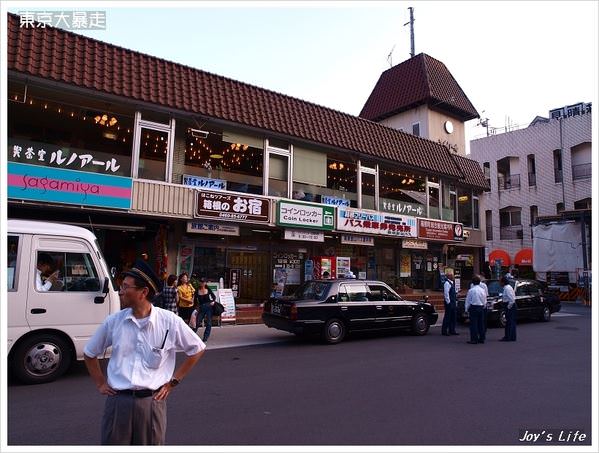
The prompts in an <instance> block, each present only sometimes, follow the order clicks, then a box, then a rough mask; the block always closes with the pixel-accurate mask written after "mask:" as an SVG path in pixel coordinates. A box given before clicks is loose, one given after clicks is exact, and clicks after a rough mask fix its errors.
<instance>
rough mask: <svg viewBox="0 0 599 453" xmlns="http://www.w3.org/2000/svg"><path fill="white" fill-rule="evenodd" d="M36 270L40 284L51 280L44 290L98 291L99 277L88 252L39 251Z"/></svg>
mask: <svg viewBox="0 0 599 453" xmlns="http://www.w3.org/2000/svg"><path fill="white" fill-rule="evenodd" d="M37 270H38V272H39V274H38V275H39V276H40V279H41V284H42V285H45V284H46V282H47V281H50V282H51V286H50V287H49V288H48V289H44V290H45V291H67V292H80V291H81V292H97V291H100V287H101V286H100V279H99V278H98V273H97V272H96V268H95V266H94V263H93V260H92V258H91V255H90V254H88V253H64V252H52V251H40V252H38V254H37ZM53 276H54V277H53ZM36 280H37V279H36Z"/></svg>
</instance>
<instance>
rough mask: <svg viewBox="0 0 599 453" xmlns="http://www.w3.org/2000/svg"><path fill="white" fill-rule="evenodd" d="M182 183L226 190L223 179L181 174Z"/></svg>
mask: <svg viewBox="0 0 599 453" xmlns="http://www.w3.org/2000/svg"><path fill="white" fill-rule="evenodd" d="M182 182H183V185H184V186H191V187H197V188H198V189H207V190H227V181H225V180H224V179H211V178H202V177H201V176H193V175H183V180H182Z"/></svg>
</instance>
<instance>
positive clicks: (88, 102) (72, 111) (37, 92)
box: [7, 84, 134, 176]
mask: <svg viewBox="0 0 599 453" xmlns="http://www.w3.org/2000/svg"><path fill="white" fill-rule="evenodd" d="M9 99H10V100H11V101H12V102H8V112H7V113H8V114H7V118H8V123H7V124H8V147H9V154H8V160H9V161H13V162H19V163H24V164H33V165H41V166H45V167H54V168H64V169H66V170H77V171H85V172H91V173H103V174H109V175H119V176H131V154H132V141H133V119H134V111H133V110H132V109H129V108H126V107H123V106H118V105H114V104H107V103H106V102H100V101H96V100H94V99H91V98H88V97H80V96H74V95H71V94H68V93H64V92H61V93H56V92H54V91H52V90H47V89H42V88H37V87H36V88H32V87H29V88H28V91H27V97H24V89H20V88H17V87H15V86H14V85H12V84H11V85H10V86H9ZM23 101H24V102H23Z"/></svg>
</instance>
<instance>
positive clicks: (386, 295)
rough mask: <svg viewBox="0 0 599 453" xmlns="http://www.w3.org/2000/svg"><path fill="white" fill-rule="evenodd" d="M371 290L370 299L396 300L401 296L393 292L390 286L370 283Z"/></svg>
mask: <svg viewBox="0 0 599 453" xmlns="http://www.w3.org/2000/svg"><path fill="white" fill-rule="evenodd" d="M368 288H369V290H370V294H369V299H370V300H371V301H379V300H380V301H395V300H401V298H400V297H399V296H398V295H396V294H395V293H394V292H392V291H391V290H390V289H389V288H387V287H386V286H382V285H368Z"/></svg>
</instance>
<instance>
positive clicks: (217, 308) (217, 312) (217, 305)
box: [212, 302, 225, 316]
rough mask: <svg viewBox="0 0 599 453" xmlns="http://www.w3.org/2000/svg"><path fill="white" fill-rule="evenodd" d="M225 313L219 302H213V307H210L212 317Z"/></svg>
mask: <svg viewBox="0 0 599 453" xmlns="http://www.w3.org/2000/svg"><path fill="white" fill-rule="evenodd" d="M224 312H225V307H224V305H223V304H221V303H220V302H214V306H213V307H212V314H213V315H214V316H220V315H222V314H223V313H224Z"/></svg>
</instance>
